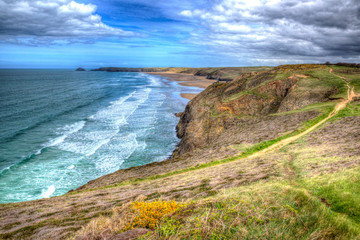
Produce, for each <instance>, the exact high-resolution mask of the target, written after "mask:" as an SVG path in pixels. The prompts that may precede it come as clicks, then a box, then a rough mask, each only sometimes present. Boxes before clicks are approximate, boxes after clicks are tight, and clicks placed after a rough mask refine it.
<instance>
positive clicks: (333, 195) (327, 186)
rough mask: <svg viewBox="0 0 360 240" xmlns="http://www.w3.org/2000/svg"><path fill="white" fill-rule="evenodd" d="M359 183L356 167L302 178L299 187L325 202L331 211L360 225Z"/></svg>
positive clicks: (359, 169)
mask: <svg viewBox="0 0 360 240" xmlns="http://www.w3.org/2000/svg"><path fill="white" fill-rule="evenodd" d="M359 182H360V168H359V167H356V168H353V169H347V170H343V171H339V172H336V173H334V174H326V175H322V176H318V177H313V178H304V179H302V180H301V185H302V186H304V187H306V188H307V189H309V190H310V191H311V192H312V194H313V195H315V196H318V197H319V198H323V199H324V201H325V200H326V202H327V203H328V204H329V207H330V208H331V210H332V211H334V212H337V213H342V214H345V215H346V216H348V217H349V218H350V219H352V220H353V221H354V222H356V223H357V224H360V185H359ZM359 227H360V226H359Z"/></svg>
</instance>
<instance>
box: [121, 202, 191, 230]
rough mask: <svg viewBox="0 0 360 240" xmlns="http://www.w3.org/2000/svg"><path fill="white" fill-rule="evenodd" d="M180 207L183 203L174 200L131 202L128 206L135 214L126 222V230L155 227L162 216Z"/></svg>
mask: <svg viewBox="0 0 360 240" xmlns="http://www.w3.org/2000/svg"><path fill="white" fill-rule="evenodd" d="M182 207H184V205H183V204H180V203H177V202H175V201H155V202H133V203H132V204H131V205H130V208H131V210H132V211H134V212H135V214H136V216H135V218H134V220H133V221H131V222H130V223H129V224H128V226H127V227H126V230H129V229H134V228H136V227H139V228H150V229H155V227H156V224H157V223H158V222H159V221H160V220H161V218H162V217H163V216H165V215H167V214H171V213H174V212H176V211H177V210H179V209H180V208H182Z"/></svg>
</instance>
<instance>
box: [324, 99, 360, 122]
mask: <svg viewBox="0 0 360 240" xmlns="http://www.w3.org/2000/svg"><path fill="white" fill-rule="evenodd" d="M351 116H360V104H359V103H350V104H348V105H347V107H346V108H344V109H342V110H340V111H339V112H338V114H337V115H336V116H334V117H333V118H331V119H330V121H332V122H335V121H338V120H340V119H342V118H344V117H351Z"/></svg>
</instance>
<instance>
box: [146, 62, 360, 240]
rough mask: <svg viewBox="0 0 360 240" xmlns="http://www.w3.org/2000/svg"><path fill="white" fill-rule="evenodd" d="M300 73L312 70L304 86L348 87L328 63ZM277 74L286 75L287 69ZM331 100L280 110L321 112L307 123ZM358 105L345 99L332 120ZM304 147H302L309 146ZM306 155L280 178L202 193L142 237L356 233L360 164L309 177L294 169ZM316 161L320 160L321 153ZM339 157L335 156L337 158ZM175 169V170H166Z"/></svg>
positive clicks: (354, 79) (359, 231)
mask: <svg viewBox="0 0 360 240" xmlns="http://www.w3.org/2000/svg"><path fill="white" fill-rule="evenodd" d="M342 68H344V67H342ZM301 73H302V74H306V75H308V76H311V77H310V78H307V79H304V80H303V83H302V86H303V87H304V89H306V88H309V87H311V88H327V87H331V86H333V85H334V84H335V85H336V87H337V89H339V91H338V92H337V94H336V95H335V96H333V97H334V98H335V97H337V98H339V97H345V96H346V95H345V93H346V88H345V87H344V85H343V83H342V82H341V80H340V79H338V78H336V77H334V76H333V75H331V74H330V73H329V72H328V69H324V70H320V71H314V70H312V71H311V70H308V71H302V72H301ZM344 75H345V74H344ZM348 75H349V74H347V75H345V77H348V79H351V83H352V84H353V85H354V86H357V84H358V83H360V78H359V77H358V76H354V75H351V77H349V76H348ZM281 77H287V76H286V74H285V76H281ZM333 106H334V103H332V102H328V103H318V104H312V105H309V106H306V107H305V108H303V109H300V110H295V111H292V112H286V113H280V114H291V113H293V112H297V111H306V110H314V109H315V110H319V111H321V112H324V114H323V115H320V116H319V117H318V118H317V119H314V120H311V121H308V122H307V123H305V124H304V128H306V127H309V126H312V125H313V124H315V123H316V122H317V121H319V120H320V119H322V118H323V116H326V115H327V114H328V113H329V112H330V109H332V108H333ZM358 107H359V105H356V104H351V105H349V106H348V107H347V108H346V109H344V110H342V111H341V112H340V113H339V114H338V115H337V116H336V117H334V119H333V120H332V121H337V120H340V119H341V118H344V117H349V116H360V109H359V108H358ZM297 132H301V129H299V130H298V131H296V132H294V133H291V134H288V135H287V136H283V137H280V138H278V139H274V140H272V141H267V142H264V143H260V144H257V145H255V146H252V147H250V148H246V150H245V151H244V153H243V154H244V155H243V157H246V156H247V155H248V154H251V153H253V152H256V151H257V150H260V149H263V148H264V147H266V146H269V145H271V144H272V143H275V142H277V141H279V140H280V139H283V138H286V137H288V136H291V135H294V134H296V133H297ZM302 141H306V136H305V137H303V138H302V139H300V140H298V141H297V143H295V144H299V143H301V142H302ZM302 147H303V150H304V149H305V151H306V149H307V147H306V146H302ZM280 151H281V152H286V153H289V152H291V147H285V148H284V149H281V150H280ZM291 154H293V155H294V154H295V153H291ZM314 155H315V154H314ZM310 159H311V158H310ZM234 160H238V158H235V159H234V158H230V159H224V160H222V161H218V162H212V163H210V164H206V165H202V166H199V167H200V168H201V167H208V166H210V165H212V166H213V165H215V164H221V163H224V162H228V161H234ZM306 160H307V159H306V158H302V157H301V156H299V154H297V158H296V159H292V160H291V161H286V162H285V163H284V169H286V170H285V171H284V173H283V174H284V176H283V180H282V181H270V182H267V183H266V184H264V183H260V184H259V183H255V184H252V185H250V186H246V187H243V186H240V187H236V188H231V189H227V190H224V191H223V192H222V193H220V194H216V195H215V196H211V197H208V198H205V199H195V200H193V201H192V202H191V204H190V207H188V208H187V209H186V210H183V211H180V212H179V213H177V214H174V215H173V216H170V217H167V218H165V219H163V221H162V222H161V223H160V224H159V226H158V227H157V228H156V230H155V232H154V233H153V234H148V235H147V236H144V237H143V239H157V238H165V239H167V238H174V239H188V238H192V239H204V238H208V239H238V238H245V239H258V238H261V239H265V238H266V239H268V238H271V239H355V238H360V188H359V185H358V184H357V183H358V181H359V180H360V174H359V170H360V168H359V167H355V168H350V169H346V170H344V171H341V172H335V173H327V174H325V175H321V176H315V177H311V178H309V177H308V176H301V174H300V173H298V171H301V169H302V168H303V167H304V166H303V165H304V164H306ZM317 161H318V162H321V160H319V159H317ZM335 161H336V160H335ZM337 161H339V160H338V159H337ZM297 169H299V170H297ZM191 170H193V169H187V170H186V169H184V170H183V171H181V172H185V171H191ZM177 173H178V172H173V173H169V174H168V175H170V174H177ZM157 177H161V176H157Z"/></svg>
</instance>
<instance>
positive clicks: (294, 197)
mask: <svg viewBox="0 0 360 240" xmlns="http://www.w3.org/2000/svg"><path fill="white" fill-rule="evenodd" d="M166 71H169V69H167V70H166ZM172 71H176V72H186V73H192V74H202V75H206V76H208V75H209V78H215V79H216V78H222V79H233V81H231V82H228V83H221V82H220V83H219V82H216V83H214V84H212V85H211V86H209V87H208V88H207V89H206V90H204V91H203V92H202V93H201V94H199V95H198V96H197V97H195V98H194V99H193V100H191V101H190V102H189V104H188V105H187V107H186V109H185V111H184V112H183V113H182V114H181V116H180V121H179V124H178V126H177V132H178V135H179V137H181V142H180V144H179V147H178V148H177V149H176V151H175V152H174V154H173V157H172V158H171V159H168V160H166V161H163V162H159V163H152V164H149V165H145V166H140V167H134V168H130V169H125V170H119V171H117V172H115V173H112V174H109V175H106V176H103V177H101V178H99V179H96V180H94V181H90V182H89V183H88V184H86V185H84V186H82V187H80V188H79V189H77V190H75V191H72V192H69V193H68V194H65V195H63V196H59V197H53V198H50V199H42V200H36V201H30V202H23V203H13V204H2V205H0V226H1V227H0V239H78V240H79V239H105V238H106V239H360V185H359V182H360V69H359V68H356V67H352V66H335V65H309V64H303V65H284V66H279V67H275V68H266V69H260V68H249V69H246V68H229V69H226V68H216V69H210V68H208V69H196V70H194V69H172Z"/></svg>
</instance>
